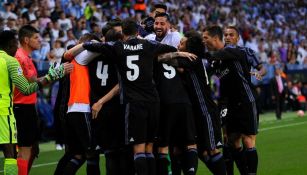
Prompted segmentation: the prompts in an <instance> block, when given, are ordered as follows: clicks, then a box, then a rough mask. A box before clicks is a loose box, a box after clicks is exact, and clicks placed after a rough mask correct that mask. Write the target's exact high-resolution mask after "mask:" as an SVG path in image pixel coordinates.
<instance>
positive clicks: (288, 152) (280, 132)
mask: <svg viewBox="0 0 307 175" xmlns="http://www.w3.org/2000/svg"><path fill="white" fill-rule="evenodd" d="M40 148H41V153H40V156H39V158H38V159H37V160H36V161H35V163H34V167H33V168H32V170H31V172H30V175H52V174H53V172H54V169H55V167H56V163H57V161H58V160H59V158H60V157H61V155H62V154H63V151H55V150H54V148H55V146H54V143H52V142H50V143H44V144H41V146H40ZM257 150H258V156H259V166H258V174H259V175H306V174H307V117H304V118H298V117H297V116H296V114H295V113H285V114H284V115H283V119H282V120H280V121H277V120H276V119H275V116H274V114H273V113H267V114H264V115H261V116H260V132H259V134H258V136H257ZM101 160H102V161H101V166H100V167H101V169H102V174H105V171H104V168H103V167H104V157H101ZM1 162H3V158H1ZM0 170H3V163H2V166H1V168H0ZM1 173H2V174H3V172H2V171H1ZM1 173H0V174H1ZM85 174H86V173H85V168H84V166H83V167H82V169H80V170H79V172H78V175H85ZM197 174H198V175H203V174H210V173H209V172H208V170H207V168H206V167H205V166H204V165H203V164H202V163H201V162H200V163H199V168H198V173H197ZM236 174H238V173H236Z"/></svg>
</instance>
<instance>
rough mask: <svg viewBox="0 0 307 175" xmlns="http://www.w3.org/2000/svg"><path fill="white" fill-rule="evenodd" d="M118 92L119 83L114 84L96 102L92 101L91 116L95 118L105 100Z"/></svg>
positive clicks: (108, 99)
mask: <svg viewBox="0 0 307 175" xmlns="http://www.w3.org/2000/svg"><path fill="white" fill-rule="evenodd" d="M118 93H119V84H117V85H115V86H114V87H113V88H112V89H111V90H110V91H109V92H108V93H107V94H106V95H105V96H103V97H102V98H101V99H99V100H98V101H97V102H96V103H94V104H93V106H92V118H93V119H96V118H97V116H98V113H99V111H100V110H101V108H102V106H103V105H104V104H105V103H106V102H108V101H110V100H111V99H112V98H113V97H114V96H115V95H117V94H118Z"/></svg>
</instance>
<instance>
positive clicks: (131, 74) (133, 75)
mask: <svg viewBox="0 0 307 175" xmlns="http://www.w3.org/2000/svg"><path fill="white" fill-rule="evenodd" d="M138 60H139V56H138V55H131V56H127V67H128V68H129V69H132V70H129V71H127V74H126V75H127V78H128V80H130V81H134V80H136V79H137V78H138V77H139V74H140V69H139V66H138V65H137V64H135V63H133V61H138Z"/></svg>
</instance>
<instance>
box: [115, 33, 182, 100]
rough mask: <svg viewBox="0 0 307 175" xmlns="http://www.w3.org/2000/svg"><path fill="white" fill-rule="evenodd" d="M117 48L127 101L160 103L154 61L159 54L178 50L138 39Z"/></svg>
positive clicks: (129, 40)
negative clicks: (155, 82) (154, 79)
mask: <svg viewBox="0 0 307 175" xmlns="http://www.w3.org/2000/svg"><path fill="white" fill-rule="evenodd" d="M115 48H116V53H117V57H119V66H120V68H119V72H120V75H121V81H123V84H122V88H123V90H124V95H125V97H126V98H127V100H136V101H153V102H155V101H158V100H159V98H158V93H157V91H156V88H155V84H154V82H153V64H154V59H156V57H157V55H158V54H159V53H166V52H171V51H176V48H174V47H171V46H167V45H162V44H160V43H157V42H155V41H147V40H143V39H138V38H131V39H128V40H127V41H125V42H122V43H121V44H119V45H118V46H117V47H115Z"/></svg>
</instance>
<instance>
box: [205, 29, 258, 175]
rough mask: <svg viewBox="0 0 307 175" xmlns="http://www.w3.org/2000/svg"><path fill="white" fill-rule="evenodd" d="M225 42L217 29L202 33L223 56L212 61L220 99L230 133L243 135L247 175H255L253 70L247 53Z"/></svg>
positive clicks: (256, 127) (256, 119)
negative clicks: (223, 105) (225, 110)
mask: <svg viewBox="0 0 307 175" xmlns="http://www.w3.org/2000/svg"><path fill="white" fill-rule="evenodd" d="M222 38H223V32H222V29H221V28H220V27H218V26H211V27H208V28H206V29H205V30H204V32H203V39H204V42H205V44H206V47H207V49H208V50H209V51H210V52H216V51H218V52H219V53H222V54H220V55H219V54H217V55H215V56H213V57H211V59H212V60H213V62H215V63H214V66H215V69H216V74H217V75H218V76H219V78H220V82H221V86H220V88H221V89H220V92H221V98H222V99H223V100H225V101H226V103H227V110H228V112H229V113H228V114H227V119H226V120H227V121H226V123H227V132H230V133H240V134H241V136H242V141H243V146H244V148H245V150H244V154H245V159H246V164H247V174H256V173H257V164H258V156H257V150H256V148H255V144H256V134H257V133H258V115H259V114H258V112H257V107H256V98H255V89H254V88H253V85H252V83H251V76H250V70H251V66H250V64H249V62H248V59H247V55H246V53H245V52H244V50H242V49H240V48H238V47H236V46H226V47H225V46H224V43H223V42H222ZM213 55H214V54H213ZM239 143H240V141H239ZM239 143H238V145H239ZM239 167H241V166H239ZM244 167H245V166H242V168H244ZM242 172H244V171H243V170H242Z"/></svg>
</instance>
